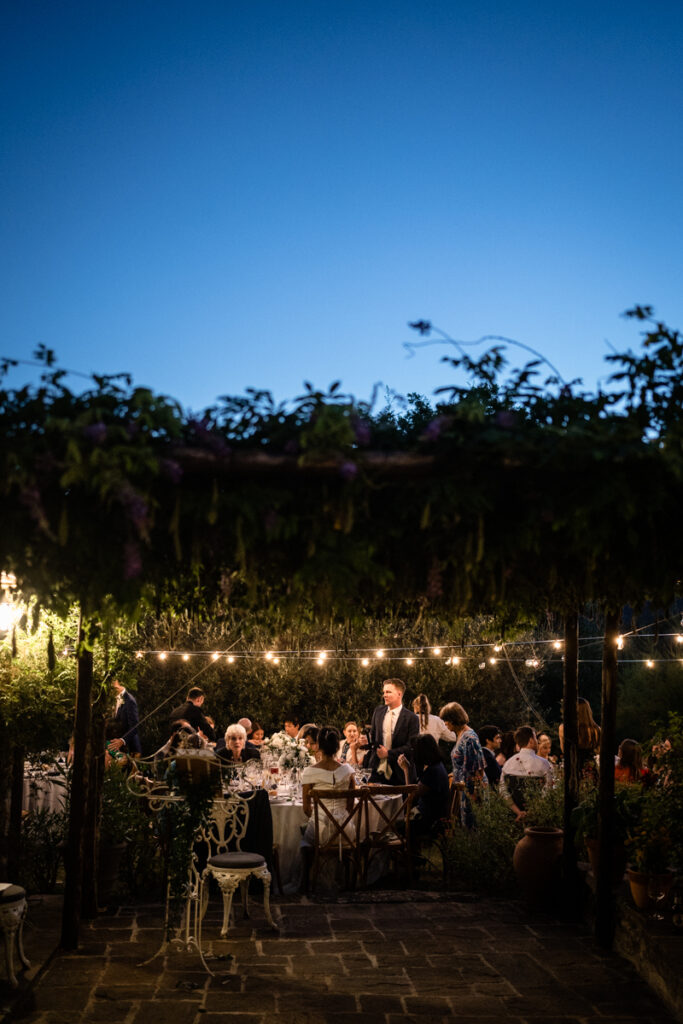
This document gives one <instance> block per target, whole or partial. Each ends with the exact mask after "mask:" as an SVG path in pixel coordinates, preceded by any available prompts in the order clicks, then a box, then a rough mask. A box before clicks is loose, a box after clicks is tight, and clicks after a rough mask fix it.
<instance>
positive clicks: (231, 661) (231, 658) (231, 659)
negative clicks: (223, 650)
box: [225, 654, 235, 665]
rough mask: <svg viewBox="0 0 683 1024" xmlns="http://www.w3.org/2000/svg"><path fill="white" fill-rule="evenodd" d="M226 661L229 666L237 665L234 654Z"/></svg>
mask: <svg viewBox="0 0 683 1024" xmlns="http://www.w3.org/2000/svg"><path fill="white" fill-rule="evenodd" d="M225 660H226V661H227V663H228V665H233V664H234V663H235V659H234V658H233V656H232V654H229V655H228V656H227V658H226V659H225Z"/></svg>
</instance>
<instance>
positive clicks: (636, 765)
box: [614, 740, 647, 784]
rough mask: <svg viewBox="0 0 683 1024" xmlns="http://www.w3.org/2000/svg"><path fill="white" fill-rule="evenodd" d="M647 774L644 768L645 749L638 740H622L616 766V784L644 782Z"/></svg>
mask: <svg viewBox="0 0 683 1024" xmlns="http://www.w3.org/2000/svg"><path fill="white" fill-rule="evenodd" d="M646 774H647V769H645V768H643V749H642V747H641V745H640V743H637V742H636V740H622V741H621V743H620V744H619V750H618V756H617V763H616V764H615V766H614V780H615V782H626V783H629V784H630V783H633V782H642V780H643V778H644V777H645V775H646Z"/></svg>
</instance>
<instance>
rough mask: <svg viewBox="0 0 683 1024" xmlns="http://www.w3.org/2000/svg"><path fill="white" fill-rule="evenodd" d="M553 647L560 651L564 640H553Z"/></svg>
mask: <svg viewBox="0 0 683 1024" xmlns="http://www.w3.org/2000/svg"><path fill="white" fill-rule="evenodd" d="M553 647H554V648H555V650H556V651H559V650H560V648H561V647H562V641H561V640H553Z"/></svg>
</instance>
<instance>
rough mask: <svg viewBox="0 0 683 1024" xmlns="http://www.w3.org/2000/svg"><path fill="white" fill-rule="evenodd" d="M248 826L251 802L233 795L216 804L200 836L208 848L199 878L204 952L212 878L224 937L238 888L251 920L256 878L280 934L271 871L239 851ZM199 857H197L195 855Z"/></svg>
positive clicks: (265, 907) (266, 910)
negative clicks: (250, 897)
mask: <svg viewBox="0 0 683 1024" xmlns="http://www.w3.org/2000/svg"><path fill="white" fill-rule="evenodd" d="M248 823H249V799H248V798H246V797H244V796H241V795H240V794H239V793H231V794H230V796H227V797H224V798H223V799H221V800H215V801H214V803H213V808H212V812H211V820H210V821H209V823H208V825H207V826H206V827H205V828H203V829H202V830H201V831H200V833H199V834H198V836H197V845H198V848H199V849H200V850H201V848H202V845H204V846H205V847H206V852H207V854H208V857H207V861H206V867H205V868H204V869H203V871H202V872H201V875H200V876H199V904H200V913H199V917H200V920H199V934H198V942H199V947H200V949H201V931H202V921H203V918H204V914H205V913H206V906H207V903H208V898H209V892H208V886H209V881H210V879H211V878H215V880H216V882H217V884H218V887H219V889H220V890H221V894H222V896H223V924H222V927H221V936H222V937H223V936H225V935H227V933H228V929H229V927H230V916H231V913H232V904H233V896H234V894H235V890H236V889H237V887H238V886H240V885H241V887H242V906H243V911H244V916H245V917H249V910H248V890H249V879H250V878H251V877H252V876H253V877H254V878H259V879H260V880H261V881H262V882H263V910H264V913H265V916H266V921H267V922H268V924H269V925H270V927H271V928H273V929H275V930H276V931H277V930H278V927H277V925H276V924H275V922H274V921H273V918H272V915H271V912H270V880H271V879H270V871H269V870H268V865H267V864H266V860H265V857H263V856H262V855H261V854H260V853H249V852H247V851H242V850H241V849H240V844H241V842H242V839H243V838H244V835H245V833H246V831H247V825H248ZM195 857H196V854H195Z"/></svg>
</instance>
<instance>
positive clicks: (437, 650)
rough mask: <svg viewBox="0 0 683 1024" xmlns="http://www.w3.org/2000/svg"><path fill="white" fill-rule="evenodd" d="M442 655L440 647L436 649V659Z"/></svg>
mask: <svg viewBox="0 0 683 1024" xmlns="http://www.w3.org/2000/svg"><path fill="white" fill-rule="evenodd" d="M440 654H441V648H440V647H435V648H434V655H435V657H437V658H438V657H439V655H440Z"/></svg>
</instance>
